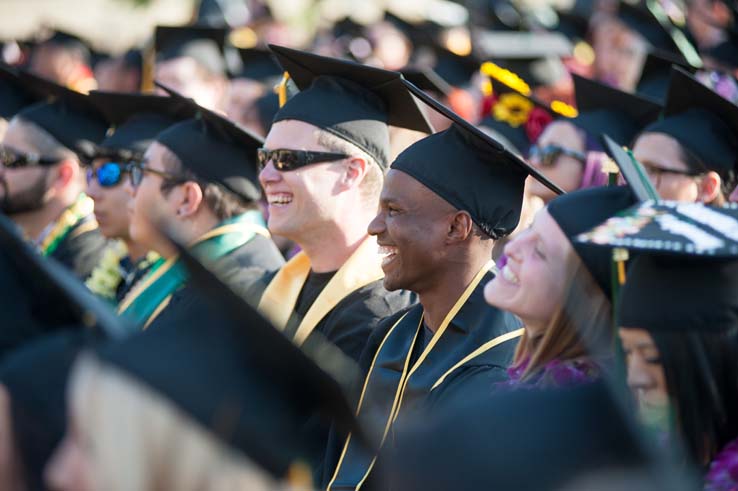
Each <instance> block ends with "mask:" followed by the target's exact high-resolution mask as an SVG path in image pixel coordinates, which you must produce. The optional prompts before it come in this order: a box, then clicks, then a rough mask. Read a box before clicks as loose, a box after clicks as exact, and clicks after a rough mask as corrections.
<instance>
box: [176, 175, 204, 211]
mask: <svg viewBox="0 0 738 491" xmlns="http://www.w3.org/2000/svg"><path fill="white" fill-rule="evenodd" d="M203 199H204V195H203V192H202V188H201V187H200V185H199V184H197V183H196V182H193V181H187V182H185V183H184V184H182V186H181V191H180V199H179V203H176V204H177V215H178V216H181V217H191V216H193V215H195V214H196V213H197V210H199V209H200V206H201V205H202V203H203Z"/></svg>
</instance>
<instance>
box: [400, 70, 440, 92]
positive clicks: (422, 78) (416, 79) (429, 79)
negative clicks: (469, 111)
mask: <svg viewBox="0 0 738 491" xmlns="http://www.w3.org/2000/svg"><path fill="white" fill-rule="evenodd" d="M400 72H401V73H402V76H403V77H405V80H407V81H409V82H411V83H412V84H413V85H415V86H416V87H418V88H419V89H422V90H425V91H428V92H432V93H435V94H437V95H439V96H448V95H449V94H450V93H451V90H452V87H451V85H450V84H449V83H448V82H447V81H446V80H444V79H443V77H441V76H440V75H439V74H438V73H436V71H435V70H433V69H432V68H429V67H417V68H416V67H407V68H403V69H402V70H400Z"/></svg>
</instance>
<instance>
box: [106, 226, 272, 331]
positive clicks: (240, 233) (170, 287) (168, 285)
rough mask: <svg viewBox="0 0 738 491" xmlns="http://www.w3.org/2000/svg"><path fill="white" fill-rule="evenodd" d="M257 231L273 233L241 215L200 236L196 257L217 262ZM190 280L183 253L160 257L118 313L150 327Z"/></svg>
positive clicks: (191, 245) (195, 246)
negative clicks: (182, 258)
mask: <svg viewBox="0 0 738 491" xmlns="http://www.w3.org/2000/svg"><path fill="white" fill-rule="evenodd" d="M256 234H259V235H263V236H265V237H269V232H268V231H267V230H266V229H264V228H263V227H261V226H260V225H257V224H255V223H252V220H251V218H250V217H248V216H245V215H239V216H238V217H235V218H232V219H229V220H225V221H224V222H222V223H221V224H220V225H219V226H218V227H216V228H214V229H213V230H210V231H209V232H207V233H206V234H204V235H202V236H201V237H199V238H197V239H196V240H195V241H194V242H192V244H190V247H191V248H192V253H193V255H194V256H195V257H197V258H199V259H201V260H204V261H213V260H216V259H219V258H221V257H223V256H226V255H228V254H230V253H231V252H233V251H234V250H236V249H238V248H239V247H241V246H243V245H244V244H246V243H247V242H249V241H250V240H251V239H252V238H253V237H254V236H255V235H256ZM186 280H187V271H186V269H185V268H184V267H183V266H182V265H181V264H180V262H179V256H178V255H175V256H173V257H171V258H169V259H167V260H164V259H163V258H160V259H159V260H157V261H156V262H155V263H154V264H153V265H152V266H151V270H150V271H149V272H148V274H147V275H146V276H145V277H144V278H143V279H141V281H139V282H138V284H137V285H136V286H135V287H134V288H133V289H132V290H131V292H130V293H129V294H128V295H127V296H126V298H124V299H123V301H122V302H121V303H120V305H119V306H118V314H119V315H121V316H124V317H127V318H128V319H130V320H131V321H133V322H135V323H136V324H137V325H143V328H144V329H146V328H147V327H149V324H151V323H152V322H153V321H154V319H156V317H157V316H158V315H159V314H160V313H161V311H162V310H164V308H165V307H166V306H167V305H168V304H169V301H170V300H171V297H172V294H173V293H174V292H175V291H176V290H177V289H178V288H179V287H181V286H182V285H183V284H184V282H185V281H186Z"/></svg>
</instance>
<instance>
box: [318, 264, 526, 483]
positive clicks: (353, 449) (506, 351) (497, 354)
mask: <svg viewBox="0 0 738 491" xmlns="http://www.w3.org/2000/svg"><path fill="white" fill-rule="evenodd" d="M492 277H493V276H492V274H491V273H487V274H486V275H484V276H483V277H482V279H481V281H479V283H478V284H477V285H476V287H475V288H474V290H473V291H472V293H471V295H470V296H469V298H468V299H467V300H466V302H465V303H464V304H463V306H462V307H461V309H460V310H459V311H458V313H457V314H456V316H455V317H454V318H453V319H452V320H451V322H450V324H449V326H448V328H447V329H446V331H445V332H444V333H443V334H442V335H441V337H440V338H439V339H438V341H437V342H436V344H435V345H434V346H433V347H432V349H431V350H430V351H429V352H428V354H427V356H426V357H425V359H424V360H422V361H421V363H420V364H419V365H418V367H417V369H416V370H415V371H414V372H413V373H412V374H411V376H408V377H407V379H406V380H407V381H406V385H405V390H404V391H403V395H402V399H401V406H400V407H401V410H400V412H399V414H398V420H402V418H405V417H412V414H413V413H414V412H416V411H417V410H420V409H426V408H428V407H433V406H434V405H435V404H439V403H442V402H444V401H446V400H448V399H450V398H453V399H455V398H464V397H468V396H469V395H470V394H469V393H470V392H476V391H478V390H479V387H480V386H482V385H484V384H487V383H489V387H490V391H491V390H492V389H493V384H494V382H496V381H502V380H505V378H506V377H507V373H506V369H507V367H508V366H509V365H510V363H511V362H512V359H513V355H514V352H515V347H516V346H517V339H518V337H519V335H520V334H521V333H522V330H521V323H520V320H519V319H518V318H517V317H515V316H514V315H512V314H510V313H507V312H504V311H501V310H499V309H496V308H494V307H491V306H489V305H488V304H487V303H486V302H485V300H484V293H483V291H484V285H485V284H486V283H487V282H488V281H489V280H491V279H492ZM422 313H423V308H422V305H416V306H414V307H412V308H410V309H408V310H407V311H406V312H404V313H403V312H400V313H398V314H396V315H394V316H392V317H389V318H387V319H385V320H383V321H382V322H381V324H380V325H379V326H378V328H377V329H376V330H375V332H374V334H373V335H372V337H371V338H370V340H369V342H368V343H367V351H366V352H365V353H364V354H363V355H362V359H361V364H362V369H364V370H365V371H366V372H367V373H368V375H367V377H369V379H368V380H369V382H368V383H367V384H366V387H362V388H361V390H362V391H363V397H362V408H361V410H360V411H359V417H360V419H361V420H362V421H363V422H364V423H365V425H367V426H368V427H369V428H370V431H371V428H374V429H377V428H379V433H378V434H377V435H375V436H376V437H381V431H382V430H383V429H384V427H385V424H386V422H387V419H388V414H389V412H390V408H391V407H392V404H393V401H394V400H395V397H396V394H397V393H398V383H399V381H400V379H401V377H402V376H403V373H410V372H411V366H412V365H413V364H414V363H415V362H417V361H419V360H418V359H419V358H420V353H421V352H422V351H423V348H424V347H422V346H415V347H414V343H415V339H416V333H418V330H419V329H418V328H419V327H420V328H421V329H424V326H422V325H420V319H421V317H422ZM483 346H484V347H487V348H488V349H486V350H485V349H483V348H482V347H483ZM411 358H412V360H411ZM359 395H360V396H361V395H362V394H361V393H359ZM375 431H376V430H375ZM391 442H392V429H391V427H390V430H389V433H388V437H387V440H386V442H385V445H387V444H391ZM344 444H345V442H344V441H339V439H338V438H336V437H335V436H334V435H333V433H332V434H331V437H330V440H329V444H328V448H327V450H326V462H325V470H324V473H323V485H324V486H327V485H328V484H329V483H330V482H331V480H332V478H333V475H334V472H335V468H336V465H337V463H338V462H339V460H341V456H342V453H343V451H344ZM363 450H364V449H363V448H361V447H359V446H357V445H352V444H351V441H350V440H349V446H348V451H347V452H346V455H344V457H343V459H342V461H341V466H342V468H343V467H344V466H346V467H345V468H346V469H350V468H351V467H354V468H358V469H361V468H363V467H364V466H365V465H364V464H362V463H361V462H362V461H363V462H364V463H367V462H370V461H371V460H372V456H371V455H367V454H366V452H364V451H363ZM358 474H359V475H363V474H364V472H362V471H358ZM349 481H350V479H349ZM330 489H337V490H339V489H340V490H347V489H355V487H354V486H353V485H351V484H350V483H347V481H342V479H338V480H337V481H336V483H334V486H332V487H331V488H330ZM361 489H373V488H372V475H371V471H369V477H368V479H367V480H366V481H365V482H364V484H363V485H362V486H361Z"/></svg>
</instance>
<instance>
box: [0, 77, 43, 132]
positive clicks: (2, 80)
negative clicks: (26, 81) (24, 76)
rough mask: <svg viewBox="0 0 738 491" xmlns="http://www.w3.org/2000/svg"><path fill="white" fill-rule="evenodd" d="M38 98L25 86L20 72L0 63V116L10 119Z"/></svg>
mask: <svg viewBox="0 0 738 491" xmlns="http://www.w3.org/2000/svg"><path fill="white" fill-rule="evenodd" d="M37 100H38V98H37V97H34V95H33V94H32V93H30V92H29V91H28V90H27V89H26V87H24V85H23V83H22V82H21V80H20V78H19V77H18V73H17V72H16V71H15V70H14V69H13V68H11V67H9V66H7V65H5V64H4V63H0V118H3V119H6V120H10V119H11V118H12V117H13V116H15V114H16V113H17V112H18V111H20V110H21V109H23V108H24V107H26V106H30V105H31V104H33V103H34V102H36V101H37Z"/></svg>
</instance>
